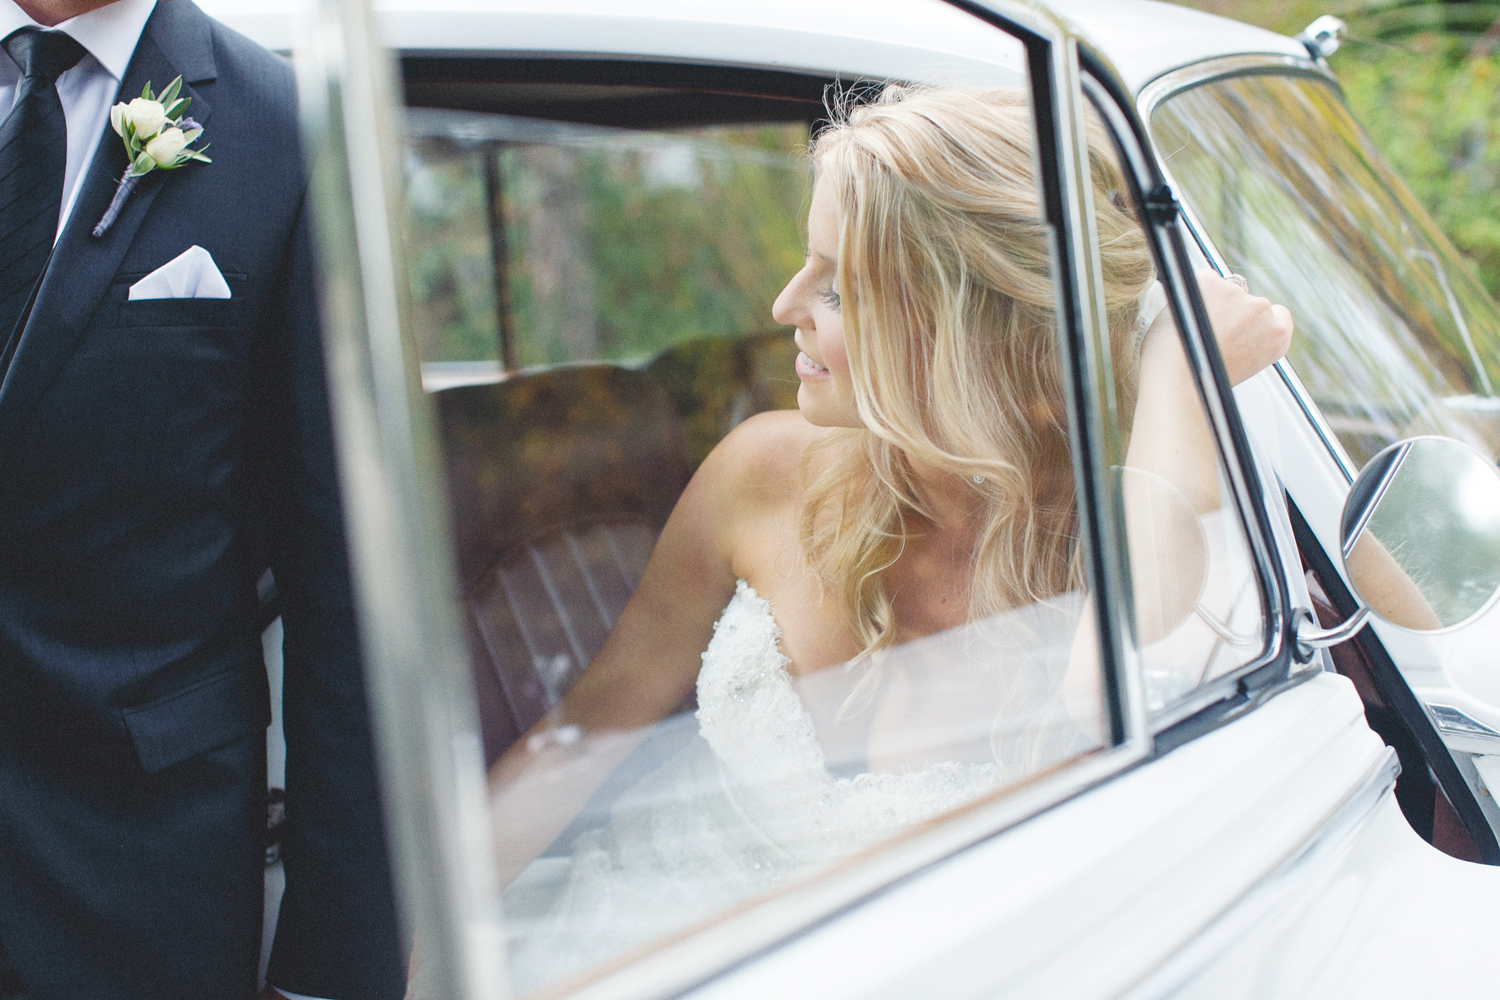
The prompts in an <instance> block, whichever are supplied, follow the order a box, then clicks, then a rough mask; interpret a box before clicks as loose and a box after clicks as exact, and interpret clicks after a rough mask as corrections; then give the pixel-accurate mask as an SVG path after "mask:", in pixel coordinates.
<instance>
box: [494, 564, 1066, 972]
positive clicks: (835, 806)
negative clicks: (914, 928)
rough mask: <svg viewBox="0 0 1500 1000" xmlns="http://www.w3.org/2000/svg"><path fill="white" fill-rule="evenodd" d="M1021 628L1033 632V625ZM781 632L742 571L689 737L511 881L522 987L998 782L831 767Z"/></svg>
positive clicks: (960, 771)
mask: <svg viewBox="0 0 1500 1000" xmlns="http://www.w3.org/2000/svg"><path fill="white" fill-rule="evenodd" d="M1066 631H1067V633H1068V634H1071V626H1069V627H1068V628H1067V629H1066ZM1025 632H1026V635H1027V636H1028V637H1029V638H1030V639H1031V640H1032V642H1033V644H1034V642H1035V640H1036V638H1037V634H1036V631H1035V629H1034V628H1027V629H1026V630H1025ZM779 638H780V631H779V629H778V628H777V625H776V621H775V619H774V618H773V616H772V613H771V607H770V605H769V604H768V603H767V602H766V601H765V600H764V599H762V598H761V597H760V596H759V595H758V594H756V592H755V591H754V590H753V589H752V588H751V587H750V586H749V585H748V584H746V583H745V582H744V581H743V580H742V581H740V582H739V584H738V586H737V588H736V590H735V594H734V597H733V599H732V600H731V601H730V602H729V605H728V606H727V607H726V608H725V609H724V613H723V615H722V616H721V617H720V618H719V621H718V622H717V623H716V624H715V626H714V636H713V639H712V641H711V642H710V643H709V646H708V650H707V651H706V652H705V653H704V654H703V667H702V669H701V671H700V673H699V676H698V685H697V692H698V711H697V714H696V732H687V733H682V732H681V730H682V729H684V728H685V727H683V726H678V727H677V729H678V730H679V735H678V737H677V742H678V744H680V749H677V750H675V752H673V753H672V754H671V755H670V756H669V757H668V758H667V759H666V760H665V762H664V763H661V764H659V765H658V766H655V768H654V770H651V771H650V772H648V773H647V774H645V776H644V777H642V778H640V779H639V780H638V781H636V783H635V784H634V785H633V786H632V787H630V788H629V789H628V790H627V791H625V792H624V793H623V794H622V795H620V796H619V797H618V798H616V799H615V800H614V801H613V803H612V804H611V805H610V806H609V807H608V808H607V811H606V812H604V813H603V814H602V815H601V816H600V819H601V820H602V822H599V823H598V824H597V825H596V826H594V827H593V828H592V829H588V830H586V832H583V833H581V834H579V835H577V836H576V837H574V839H572V841H571V844H570V845H568V846H566V847H565V848H564V850H565V851H566V853H564V854H560V855H553V856H544V857H542V858H539V859H538V860H537V861H536V862H534V863H533V864H532V865H531V866H529V867H528V868H527V869H526V870H525V871H524V872H523V873H522V874H521V876H520V877H519V878H518V879H517V880H516V881H515V882H514V883H513V884H512V885H511V886H510V887H509V888H507V889H506V891H505V892H504V894H503V896H502V903H503V908H504V915H505V923H506V930H507V935H508V938H509V942H510V947H509V956H508V957H509V966H510V972H511V977H512V980H513V983H514V985H515V987H516V990H517V993H524V992H526V991H528V990H529V989H531V988H534V987H537V986H540V985H542V984H544V983H548V982H552V981H555V980H557V979H560V978H563V977H566V976H568V975H569V974H571V973H577V972H581V971H583V970H584V969H586V968H587V967H589V966H592V965H594V964H595V963H596V962H599V961H603V960H605V959H608V958H611V957H616V956H620V955H622V954H624V953H626V952H628V951H630V950H631V949H632V948H634V947H637V946H639V945H642V944H644V943H646V942H648V941H651V940H652V939H656V938H660V937H663V936H666V935H669V934H671V933H672V932H674V931H680V930H683V929H686V928H688V927H690V926H692V925H693V924H695V923H697V922H699V921H701V920H702V919H703V918H706V917H709V916H711V915H713V914H715V913H717V912H721V911H723V910H724V909H727V908H728V907H730V906H732V905H734V904H736V903H739V902H742V901H744V900H745V899H747V898H748V897H751V896H754V895H757V894H759V893H762V892H764V891H766V890H769V889H772V888H774V887H775V886H778V885H781V884H783V883H785V882H786V881H787V880H788V879H790V878H793V877H795V876H797V875H799V874H802V873H806V872H809V871H811V870H814V869H816V868H818V867H820V866H822V865H825V864H826V863H828V862H831V861H835V860H837V859H840V858H843V857H847V856H848V855H850V854H851V853H853V852H854V851H857V850H859V849H860V848H862V847H865V846H868V845H871V844H874V843H876V842H878V841H881V840H884V839H887V838H889V837H891V836H893V835H895V834H897V833H899V832H901V831H903V830H906V829H909V828H911V827H912V826H915V825H916V824H918V823H921V822H922V821H924V820H927V819H930V818H932V817H934V816H937V815H939V814H941V813H944V812H946V811H948V810H950V809H953V808H955V807H957V806H959V805H962V804H964V803H966V802H968V801H970V800H972V799H974V798H976V797H978V796H980V795H982V794H984V793H985V792H986V791H989V790H991V789H993V788H994V787H995V786H996V785H997V784H999V783H1000V781H1001V777H1002V769H1001V768H1000V767H999V766H998V765H996V764H995V763H993V761H992V759H991V760H989V761H983V762H978V761H973V760H970V761H941V762H937V763H931V764H929V765H927V766H925V767H922V768H921V769H920V770H912V771H909V772H907V773H902V774H871V773H857V774H851V775H846V776H837V775H836V774H835V773H834V772H833V771H831V770H830V768H829V766H828V765H827V764H826V763H825V758H824V749H823V746H822V745H821V744H820V742H819V739H818V733H817V732H816V731H815V727H814V720H813V717H812V715H811V714H810V713H809V711H808V709H807V707H806V705H805V704H804V702H803V700H802V698H801V696H800V695H799V693H798V689H797V688H796V687H794V682H793V680H792V678H791V677H790V676H789V675H788V674H787V671H786V669H785V668H786V665H787V663H788V661H787V659H786V657H785V656H783V655H782V654H781V651H780V648H779V645H778V643H779ZM823 673H825V674H833V673H838V672H837V671H824V672H823ZM676 718H677V719H679V720H682V721H683V722H688V723H689V724H691V720H692V719H693V717H691V716H686V715H684V716H678V717H676ZM670 721H671V720H669V722H670ZM664 725H665V724H664ZM659 728H661V727H659ZM666 728H667V729H668V730H670V729H671V728H672V727H670V726H667V727H666ZM684 737H685V738H684ZM653 738H654V737H653ZM663 738H664V739H670V738H671V737H670V736H668V737H663ZM986 753H988V751H986ZM566 839H567V838H566V835H565V837H564V838H561V840H560V842H561V841H565V840H566ZM554 846H556V845H554Z"/></svg>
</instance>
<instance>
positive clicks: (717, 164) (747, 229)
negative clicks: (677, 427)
mask: <svg viewBox="0 0 1500 1000" xmlns="http://www.w3.org/2000/svg"><path fill="white" fill-rule="evenodd" d="M405 123H406V133H407V137H408V138H407V150H406V166H407V201H408V209H409V213H410V219H411V222H410V232H411V237H410V259H409V268H410V272H411V285H412V307H413V324H414V326H415V330H416V334H417V343H418V348H419V350H420V352H421V360H422V362H423V372H424V377H425V379H426V382H427V384H428V385H429V387H431V388H439V387H442V386H447V385H454V384H459V383H461V382H465V381H484V380H491V381H492V380H494V379H496V378H498V377H499V374H500V372H501V371H515V370H518V369H522V368H530V367H535V366H538V365H554V364H559V363H567V362H585V361H599V360H610V361H617V362H621V363H625V364H633V365H642V364H647V363H649V362H650V361H652V360H653V359H656V358H658V357H660V356H661V355H662V354H663V352H665V351H668V350H669V349H671V348H673V347H676V346H678V345H682V344H687V343H690V342H704V343H706V342H710V341H712V342H723V341H729V340H736V339H742V338H756V337H758V336H759V337H762V338H763V339H764V337H765V335H768V334H772V333H774V332H777V327H776V324H775V323H774V321H772V320H771V318H770V303H771V302H772V301H773V300H774V299H775V297H776V293H777V292H778V291H780V289H781V285H782V284H783V283H784V280H785V276H786V275H787V274H789V273H791V272H793V271H795V270H796V269H797V267H798V266H800V263H801V254H802V235H801V230H802V221H803V215H804V214H805V212H806V208H807V199H808V193H809V175H808V171H807V169H806V165H805V163H804V160H803V156H802V153H803V151H804V150H805V148H806V146H807V140H808V128H807V124H806V123H805V122H791V123H788V122H769V123H759V124H757V123H750V124H732V125H709V126H703V127H698V128H677V129H672V130H659V131H640V130H627V129H620V128H610V127H607V126H601V125H591V124H581V123H571V122H557V121H542V120H538V119H534V118H519V117H514V116H508V115H504V114H485V113H481V112H464V111H451V110H441V109H425V108H414V109H410V110H408V112H407V115H406V119H405ZM647 246H649V247H653V248H655V252H653V253H650V254H645V253H642V252H641V249H640V248H642V247H647ZM780 339H783V340H784V339H785V338H780ZM662 363H663V364H670V363H671V362H670V361H666V360H664V361H663V362H662ZM780 381H781V385H780V386H777V387H775V388H780V389H784V390H787V391H794V390H795V382H794V381H793V380H792V379H790V378H789V377H786V375H785V373H783V377H782V378H781V380H780ZM783 395H786V392H784V393H783ZM758 402H760V403H761V404H762V405H759V406H758V407H755V408H759V409H764V408H766V406H765V405H764V404H765V403H766V402H767V401H758ZM780 402H782V404H783V405H789V403H788V402H787V401H786V400H780ZM748 404H749V401H748V400H745V401H741V403H740V407H741V410H742V411H743V412H741V413H740V414H739V416H740V417H741V418H743V417H744V416H748V415H749V413H750V412H752V409H746V407H747V405H748ZM726 429H727V428H726Z"/></svg>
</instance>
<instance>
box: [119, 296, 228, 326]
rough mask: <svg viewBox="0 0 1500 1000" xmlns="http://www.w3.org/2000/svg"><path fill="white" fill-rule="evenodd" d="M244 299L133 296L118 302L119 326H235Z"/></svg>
mask: <svg viewBox="0 0 1500 1000" xmlns="http://www.w3.org/2000/svg"><path fill="white" fill-rule="evenodd" d="M244 303H245V300H244V299H135V300H134V301H131V300H126V301H124V302H122V303H120V320H119V324H118V325H120V326H200V327H202V326H208V327H214V326H238V325H240V322H241V315H242V312H243V310H242V308H241V307H242V306H243V305H244Z"/></svg>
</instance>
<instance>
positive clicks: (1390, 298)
mask: <svg viewBox="0 0 1500 1000" xmlns="http://www.w3.org/2000/svg"><path fill="white" fill-rule="evenodd" d="M1273 122H1274V123H1275V127H1270V123H1273ZM1151 128H1152V131H1153V134H1154V136H1155V138H1156V141H1157V145H1158V148H1160V149H1162V150H1163V151H1164V152H1165V161H1166V165H1167V168H1168V169H1169V170H1170V172H1171V173H1172V175H1173V176H1174V178H1175V179H1176V181H1177V182H1178V183H1180V184H1181V185H1182V189H1183V193H1184V195H1185V196H1186V198H1187V200H1188V201H1189V203H1190V204H1191V205H1192V207H1193V210H1194V212H1195V214H1196V215H1197V217H1198V219H1199V221H1200V222H1201V223H1202V225H1203V226H1204V227H1205V229H1206V230H1207V235H1208V237H1209V238H1210V239H1211V240H1212V241H1213V242H1214V244H1215V246H1216V247H1217V248H1218V249H1219V251H1220V253H1222V254H1223V256H1224V259H1225V261H1226V262H1227V263H1228V265H1229V267H1230V268H1232V269H1233V270H1235V271H1238V272H1239V273H1241V274H1243V275H1244V276H1245V277H1246V278H1247V279H1248V280H1249V282H1250V284H1251V287H1252V289H1253V290H1254V291H1255V292H1256V293H1257V294H1261V295H1266V296H1269V297H1270V298H1271V299H1273V300H1275V301H1280V302H1287V303H1295V304H1296V308H1297V316H1296V322H1297V331H1298V332H1297V336H1296V338H1295V339H1294V340H1293V343H1292V348H1291V352H1290V355H1289V359H1290V361H1291V364H1292V367H1293V368H1294V370H1295V371H1296V372H1297V374H1298V376H1299V377H1300V378H1301V380H1302V382H1303V384H1304V385H1305V386H1306V387H1307V389H1308V391H1309V392H1310V393H1311V394H1312V396H1313V398H1314V400H1315V401H1316V402H1317V404H1318V407H1319V409H1321V410H1322V412H1323V414H1324V415H1325V416H1326V418H1327V419H1328V422H1329V425H1330V426H1331V428H1332V429H1333V431H1334V432H1335V434H1336V435H1337V437H1338V440H1339V442H1340V444H1342V445H1343V447H1344V449H1345V450H1346V451H1347V452H1348V454H1349V457H1350V458H1351V459H1352V461H1353V464H1354V466H1355V467H1356V468H1357V467H1359V466H1360V465H1362V464H1363V463H1364V462H1365V461H1366V460H1367V459H1369V458H1370V457H1371V456H1373V455H1374V454H1375V453H1376V452H1377V451H1379V450H1380V449H1381V448H1383V447H1384V446H1385V445H1387V444H1390V443H1391V442H1393V441H1395V440H1397V439H1399V438H1404V437H1408V436H1411V435H1413V434H1420V433H1440V434H1446V435H1449V436H1452V437H1456V438H1459V439H1461V440H1464V441H1467V442H1469V443H1471V444H1473V445H1475V446H1476V447H1479V448H1480V449H1481V450H1482V451H1485V452H1486V453H1488V454H1492V455H1493V454H1496V453H1497V452H1500V400H1497V399H1496V397H1495V395H1494V387H1495V384H1496V381H1497V380H1500V312H1497V311H1496V308H1495V305H1494V303H1493V301H1492V300H1491V299H1490V298H1489V297H1488V296H1487V295H1486V294H1485V293H1484V290H1483V289H1482V287H1481V286H1480V285H1479V284H1478V282H1477V280H1476V279H1475V277H1474V275H1473V272H1472V269H1471V268H1470V267H1469V266H1468V265H1467V264H1466V263H1465V262H1464V261H1463V260H1462V258H1460V257H1459V256H1458V255H1457V253H1456V252H1455V251H1454V250H1453V249H1452V247H1451V245H1450V244H1449V243H1448V242H1447V240H1446V239H1444V238H1443V237H1442V236H1441V235H1440V234H1438V233H1437V231H1436V229H1435V228H1434V226H1433V224H1432V222H1431V221H1430V219H1429V218H1428V217H1427V215H1426V213H1425V212H1423V211H1422V210H1421V208H1420V207H1418V206H1417V205H1416V204H1415V203H1414V202H1413V200H1412V198H1411V195H1410V194H1409V193H1408V192H1407V191H1406V189H1405V187H1404V185H1402V184H1401V183H1400V181H1399V180H1397V179H1396V178H1394V177H1393V176H1392V175H1391V174H1390V172H1389V169H1388V168H1387V167H1385V166H1384V164H1383V163H1382V162H1381V161H1380V159H1379V157H1378V156H1377V155H1376V154H1375V153H1374V152H1373V150H1372V149H1371V147H1370V145H1369V140H1368V139H1367V138H1366V137H1365V136H1364V135H1363V133H1362V132H1361V131H1360V130H1359V128H1358V126H1357V125H1356V124H1355V123H1354V121H1353V119H1352V118H1351V117H1350V116H1349V113H1348V111H1347V109H1345V107H1344V105H1343V104H1342V102H1341V101H1340V100H1339V98H1338V96H1337V95H1336V93H1335V92H1334V91H1333V90H1332V88H1330V87H1329V86H1328V85H1327V84H1326V83H1325V82H1322V81H1317V80H1312V79H1308V78H1304V77H1295V76H1241V77H1235V78H1232V79H1225V80H1217V81H1214V82H1212V83H1208V84H1205V85H1202V86H1198V87H1195V88H1192V89H1190V90H1186V91H1183V92H1181V93H1179V94H1176V95H1174V96H1172V97H1171V98H1169V99H1168V100H1166V101H1165V102H1163V103H1162V104H1161V105H1160V106H1159V107H1158V108H1157V109H1156V110H1155V111H1154V112H1153V114H1152V120H1151Z"/></svg>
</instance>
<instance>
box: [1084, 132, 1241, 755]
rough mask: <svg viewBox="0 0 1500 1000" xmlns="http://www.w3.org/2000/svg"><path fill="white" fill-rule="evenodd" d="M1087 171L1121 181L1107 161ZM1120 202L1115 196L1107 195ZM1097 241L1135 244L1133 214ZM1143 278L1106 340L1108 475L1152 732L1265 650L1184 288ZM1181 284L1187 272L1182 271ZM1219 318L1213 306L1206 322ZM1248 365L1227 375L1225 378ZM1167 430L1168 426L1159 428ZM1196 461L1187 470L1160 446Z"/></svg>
mask: <svg viewBox="0 0 1500 1000" xmlns="http://www.w3.org/2000/svg"><path fill="white" fill-rule="evenodd" d="M1091 168H1092V169H1093V170H1094V171H1095V172H1096V173H1104V174H1106V175H1107V176H1109V177H1110V178H1111V179H1110V181H1109V182H1108V183H1107V184H1106V187H1107V188H1108V187H1110V186H1111V185H1116V184H1123V182H1124V179H1123V177H1122V176H1121V174H1120V172H1119V166H1118V161H1117V160H1115V159H1114V158H1113V157H1105V156H1099V155H1096V156H1095V157H1094V160H1093V162H1092V163H1091ZM1114 197H1116V198H1117V199H1118V200H1121V201H1122V202H1123V195H1122V194H1119V193H1116V194H1115V195H1114ZM1120 221H1121V223H1122V228H1121V229H1120V230H1119V231H1118V232H1116V233H1109V232H1101V233H1100V236H1099V239H1100V241H1101V243H1102V244H1110V243H1122V244H1123V243H1125V242H1127V241H1130V242H1138V243H1139V245H1140V246H1142V247H1144V246H1145V245H1146V233H1145V230H1144V228H1143V227H1142V226H1141V224H1140V222H1139V220H1138V217H1137V216H1135V215H1133V214H1131V215H1122V216H1121V219H1120ZM1153 278H1156V279H1157V280H1152V281H1150V282H1149V283H1148V284H1147V285H1146V286H1145V287H1144V289H1143V290H1142V292H1141V294H1140V297H1139V299H1138V300H1137V301H1136V302H1135V303H1133V304H1132V305H1133V307H1134V308H1135V310H1136V319H1135V323H1134V327H1133V328H1132V330H1131V331H1130V336H1129V338H1128V339H1126V340H1123V341H1120V342H1118V343H1115V344H1113V345H1112V355H1113V364H1114V366H1115V369H1116V371H1117V372H1123V374H1122V375H1120V376H1117V378H1116V382H1115V386H1116V395H1115V398H1114V414H1113V416H1114V420H1113V430H1114V437H1115V439H1116V440H1117V441H1118V445H1117V447H1118V457H1117V459H1116V464H1115V467H1114V476H1115V479H1116V482H1117V484H1118V487H1119V489H1120V497H1121V500H1122V510H1123V515H1124V523H1125V542H1126V546H1125V547H1126V552H1127V556H1128V561H1129V567H1130V581H1131V588H1132V596H1133V601H1132V610H1133V624H1134V639H1135V642H1136V643H1137V644H1138V649H1139V656H1140V663H1141V668H1142V675H1143V680H1144V689H1145V694H1146V704H1147V707H1148V709H1149V711H1150V712H1151V714H1152V716H1153V717H1154V724H1155V725H1156V726H1157V727H1158V728H1160V727H1164V726H1166V725H1170V724H1171V723H1173V722H1176V721H1178V720H1180V719H1182V718H1183V717H1185V716H1186V715H1187V714H1191V713H1192V712H1193V711H1196V710H1197V709H1198V708H1200V707H1202V705H1203V704H1204V703H1205V698H1217V697H1220V696H1221V694H1220V693H1219V692H1218V688H1220V687H1222V684H1220V683H1219V682H1222V681H1223V680H1224V679H1225V678H1226V677H1229V676H1232V675H1234V674H1235V673H1236V672H1237V671H1239V670H1240V669H1241V668H1244V667H1246V666H1247V665H1249V664H1251V663H1255V662H1258V661H1260V660H1261V658H1262V657H1263V655H1264V654H1265V653H1266V651H1267V649H1268V639H1269V636H1268V630H1267V621H1268V617H1267V614H1266V607H1265V604H1266V598H1265V593H1266V591H1265V582H1264V581H1263V580H1262V579H1261V576H1260V573H1259V570H1258V569H1257V566H1256V562H1255V558H1254V555H1253V553H1252V550H1251V546H1250V542H1249V535H1248V534H1247V532H1248V530H1249V529H1248V527H1247V524H1248V519H1247V518H1246V516H1245V512H1244V511H1243V509H1242V508H1241V506H1240V504H1239V502H1238V501H1237V500H1236V497H1235V490H1234V487H1233V485H1232V483H1231V481H1230V479H1229V477H1228V475H1227V469H1226V467H1225V466H1224V464H1223V459H1222V457H1221V454H1220V453H1219V452H1218V451H1216V449H1215V445H1214V440H1215V438H1216V433H1217V432H1216V431H1215V430H1214V428H1213V426H1212V424H1211V422H1210V421H1209V419H1208V417H1207V415H1206V413H1205V412H1204V410H1203V409H1202V407H1201V405H1200V404H1199V401H1198V398H1197V396H1196V394H1195V392H1194V391H1193V390H1192V388H1191V386H1192V382H1191V379H1192V376H1191V366H1190V365H1189V362H1188V360H1187V355H1186V353H1185V351H1184V348H1183V344H1182V341H1181V337H1180V334H1179V333H1178V330H1177V327H1176V324H1175V322H1174V320H1173V315H1172V308H1171V303H1170V299H1172V298H1176V299H1177V300H1178V304H1179V308H1182V309H1184V310H1189V309H1190V308H1191V306H1190V305H1189V300H1188V298H1187V297H1186V289H1182V288H1173V287H1169V286H1168V285H1167V284H1165V283H1164V282H1163V281H1162V280H1159V278H1158V276H1156V275H1155V274H1154V273H1153ZM1189 280H1192V279H1189ZM1221 317H1223V318H1226V320H1227V316H1225V314H1222V313H1221V314H1219V316H1214V317H1211V318H1214V319H1217V318H1221ZM1250 374H1252V373H1250V372H1245V373H1239V372H1233V373H1231V378H1242V377H1248V376H1249V375H1250ZM1168 426H1170V433H1163V429H1164V428H1166V427H1168ZM1176 449H1184V450H1185V453H1187V454H1196V455H1198V456H1200V457H1199V459H1198V460H1197V461H1195V462H1192V463H1190V464H1189V465H1187V466H1181V465H1178V464H1176V463H1175V461H1174V460H1173V458H1172V457H1171V454H1170V452H1171V451H1173V450H1176Z"/></svg>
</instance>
